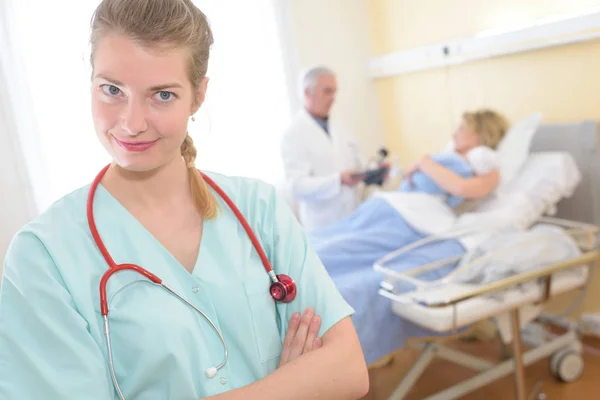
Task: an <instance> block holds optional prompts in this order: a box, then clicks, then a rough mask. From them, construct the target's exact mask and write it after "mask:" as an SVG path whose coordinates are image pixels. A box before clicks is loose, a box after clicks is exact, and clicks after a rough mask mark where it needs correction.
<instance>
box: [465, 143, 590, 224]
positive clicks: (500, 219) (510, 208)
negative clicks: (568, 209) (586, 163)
mask: <svg viewBox="0 0 600 400" xmlns="http://www.w3.org/2000/svg"><path fill="white" fill-rule="evenodd" d="M580 181H581V173H580V171H579V169H578V168H577V164H576V163H575V160H574V159H573V156H572V155H571V154H569V153H567V152H541V153H532V154H530V155H529V156H528V157H527V159H526V162H525V165H524V166H523V168H522V169H521V171H519V172H518V175H517V176H516V177H515V179H513V180H512V181H511V182H509V183H507V184H506V186H505V190H504V191H503V192H502V193H495V194H494V195H492V196H491V197H490V198H488V199H486V200H484V201H482V202H481V203H480V204H478V206H477V207H476V208H475V210H471V211H472V212H469V213H465V214H463V215H462V216H461V217H459V218H458V222H459V223H463V224H467V223H472V222H478V223H481V224H490V225H501V226H511V227H518V228H527V227H529V226H531V224H533V223H534V222H535V221H536V220H537V219H539V218H540V217H541V216H543V215H545V214H554V213H555V212H556V205H557V203H558V202H559V201H560V200H561V199H563V198H565V197H570V196H572V195H573V192H574V191H575V189H576V188H577V185H578V184H579V182H580Z"/></svg>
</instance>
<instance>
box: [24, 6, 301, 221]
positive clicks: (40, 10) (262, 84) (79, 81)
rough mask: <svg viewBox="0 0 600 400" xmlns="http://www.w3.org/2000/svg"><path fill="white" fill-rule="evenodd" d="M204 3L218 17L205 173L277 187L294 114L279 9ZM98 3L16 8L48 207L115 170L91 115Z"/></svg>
mask: <svg viewBox="0 0 600 400" xmlns="http://www.w3.org/2000/svg"><path fill="white" fill-rule="evenodd" d="M195 3H196V5H197V6H198V7H199V8H200V9H202V10H203V11H204V12H205V14H206V15H207V16H208V18H209V21H210V23H211V26H212V29H213V35H214V38H215V44H214V46H213V50H212V54H211V59H210V62H209V70H208V75H209V78H210V82H209V89H208V93H207V98H206V102H205V104H204V105H203V107H202V108H201V109H200V111H199V112H198V113H197V115H196V121H195V122H190V125H189V129H190V134H191V135H192V137H193V138H194V141H195V143H196V147H197V149H198V158H197V165H198V167H199V168H201V169H204V170H212V171H216V172H221V173H225V174H232V175H243V176H250V177H256V178H260V179H263V180H265V181H267V182H270V183H277V182H278V181H280V180H281V179H282V178H283V171H282V169H283V167H282V162H281V160H280V154H279V137H280V135H281V133H282V132H283V130H284V129H285V127H286V125H287V123H288V122H289V120H290V106H289V99H288V91H287V87H286V80H285V74H284V66H283V59H282V53H281V46H280V43H279V39H278V37H279V35H278V34H277V21H276V19H275V12H274V6H273V2H272V0H253V1H247V0H228V1H214V0H196V1H195ZM97 4H98V1H83V0H64V1H62V2H61V4H60V6H57V3H56V2H49V1H46V0H29V1H20V0H19V1H14V2H13V7H14V11H15V17H16V23H15V26H16V27H17V29H18V31H17V32H16V33H17V35H16V36H15V37H16V38H18V39H17V40H19V41H20V48H21V51H22V56H23V58H24V62H25V64H26V66H27V70H26V71H23V73H25V74H26V75H27V81H28V83H29V85H30V87H31V89H32V92H33V96H32V97H33V104H32V105H31V110H26V111H23V110H22V112H21V117H23V115H27V116H29V117H34V118H36V120H37V125H38V126H39V127H40V128H39V141H40V144H41V148H42V151H43V153H44V158H45V159H46V160H47V171H46V172H47V179H48V180H49V185H48V186H49V187H50V188H51V191H52V194H51V195H50V196H49V201H48V202H50V200H52V201H53V200H55V199H57V198H59V197H61V196H62V195H64V194H66V193H68V192H69V191H72V190H74V189H76V188H78V187H80V186H83V185H85V184H87V183H89V182H90V181H91V180H92V179H93V177H94V176H95V174H96V173H97V172H98V171H99V169H100V168H101V167H102V166H104V165H105V164H106V163H108V162H109V161H110V159H109V158H108V155H107V154H106V153H105V151H104V149H103V148H102V146H101V145H100V144H99V142H98V140H97V138H96V135H95V134H94V128H93V122H92V119H91V113H90V99H89V97H90V94H89V90H90V86H89V85H90V76H91V69H90V66H89V60H88V54H89V50H88V37H89V22H90V19H91V16H92V13H93V10H94V8H95V7H96V5H97ZM66 8H68V9H69V12H68V13H65V12H63V10H64V9H66ZM32 10H35V12H32ZM34 27H35V28H34ZM25 153H27V152H25ZM35 184H36V183H35V182H34V185H35ZM39 206H40V208H41V209H44V208H46V207H47V206H48V204H39Z"/></svg>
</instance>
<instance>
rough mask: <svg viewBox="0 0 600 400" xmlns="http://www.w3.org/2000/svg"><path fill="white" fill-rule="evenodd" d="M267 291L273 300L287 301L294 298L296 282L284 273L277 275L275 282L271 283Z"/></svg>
mask: <svg viewBox="0 0 600 400" xmlns="http://www.w3.org/2000/svg"><path fill="white" fill-rule="evenodd" d="M269 292H270V293H271V296H272V297H273V299H275V301H279V302H282V303H289V302H291V301H292V300H294V299H295V298H296V283H295V282H294V280H293V279H292V278H290V277H289V276H288V275H285V274H279V275H277V282H273V283H271V287H270V288H269Z"/></svg>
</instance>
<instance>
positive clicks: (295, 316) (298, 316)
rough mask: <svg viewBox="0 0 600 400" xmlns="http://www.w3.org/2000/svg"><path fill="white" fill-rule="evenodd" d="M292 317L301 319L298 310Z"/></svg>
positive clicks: (295, 319)
mask: <svg viewBox="0 0 600 400" xmlns="http://www.w3.org/2000/svg"><path fill="white" fill-rule="evenodd" d="M292 319H293V320H294V321H297V320H299V319H300V313H297V312H295V313H293V314H292Z"/></svg>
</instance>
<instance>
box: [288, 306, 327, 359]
mask: <svg viewBox="0 0 600 400" xmlns="http://www.w3.org/2000/svg"><path fill="white" fill-rule="evenodd" d="M320 328H321V318H320V317H319V316H318V315H315V312H314V310H313V309H312V308H307V309H306V310H305V311H304V314H303V315H302V316H300V314H299V313H294V314H293V315H292V318H291V319H290V323H289V325H288V331H287V333H286V335H285V339H284V341H283V351H282V352H281V359H280V361H279V368H281V367H282V366H284V365H285V364H287V363H288V362H290V361H293V360H295V359H296V358H298V357H300V356H301V355H302V354H305V353H308V352H309V351H312V350H316V349H318V348H320V347H321V346H322V345H323V341H322V340H321V338H318V337H317V335H318V334H319V329H320Z"/></svg>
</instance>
